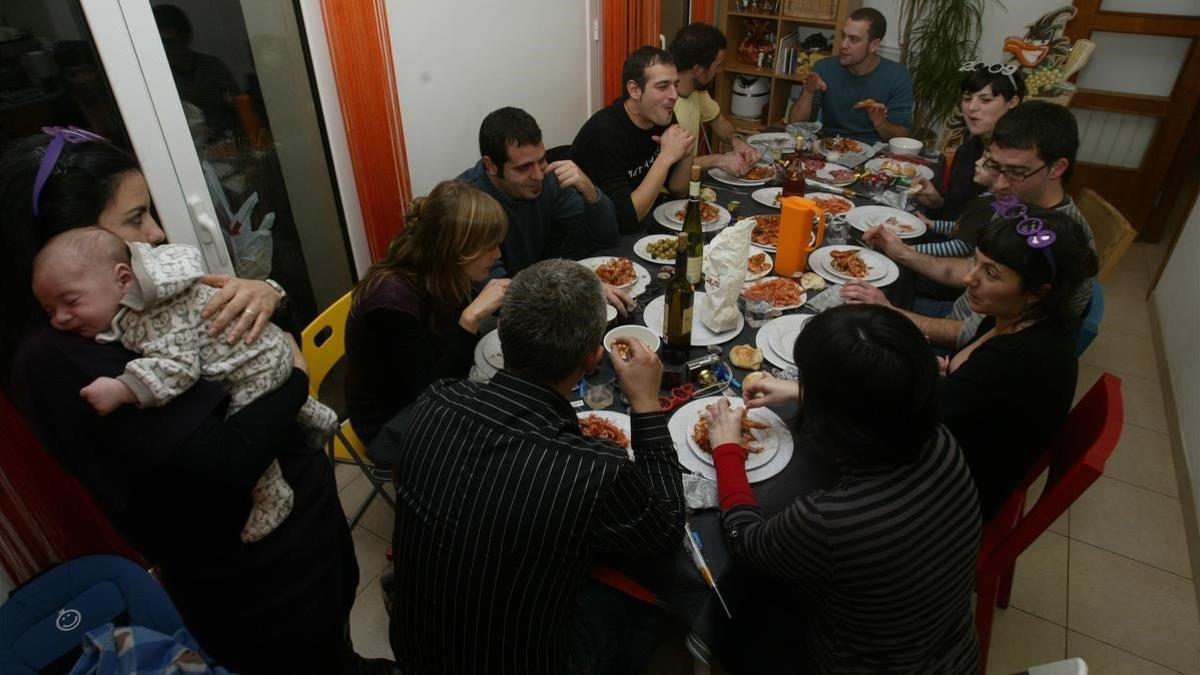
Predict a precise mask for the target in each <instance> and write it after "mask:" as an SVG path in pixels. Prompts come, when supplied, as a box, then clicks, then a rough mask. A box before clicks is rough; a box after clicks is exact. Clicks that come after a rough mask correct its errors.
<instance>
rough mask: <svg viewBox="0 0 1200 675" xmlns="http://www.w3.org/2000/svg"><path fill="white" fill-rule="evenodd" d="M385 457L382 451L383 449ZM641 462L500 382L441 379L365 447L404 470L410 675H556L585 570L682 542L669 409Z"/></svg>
mask: <svg viewBox="0 0 1200 675" xmlns="http://www.w3.org/2000/svg"><path fill="white" fill-rule="evenodd" d="M381 445H383V446H392V447H387V448H379V446H381ZM632 445H633V450H634V453H635V456H636V459H635V460H634V461H630V460H629V458H628V456H627V455H626V453H625V451H624V450H623V449H621V448H618V447H617V446H616V445H614V444H612V443H610V442H608V441H601V440H598V439H592V438H584V437H582V436H581V435H580V433H579V425H578V422H577V419H576V416H575V412H574V410H573V409H572V408H571V406H570V405H569V404H568V403H567V401H566V399H564V398H563V397H562V396H561V395H560V394H559V393H557V392H555V391H552V390H551V389H549V388H546V387H544V386H541V385H538V384H534V383H532V382H529V381H526V380H523V379H521V378H519V377H517V376H515V375H513V374H512V373H510V372H507V371H501V372H500V373H498V374H497V375H496V376H495V378H493V379H492V381H491V382H489V383H486V384H480V383H475V382H467V381H451V380H442V381H439V382H436V383H434V384H433V385H431V386H430V387H429V389H427V390H426V392H425V393H424V394H423V395H422V396H421V397H420V398H419V399H418V400H417V401H416V403H415V404H414V405H413V407H412V408H411V409H410V410H409V411H407V412H406V413H405V414H402V415H401V416H399V417H397V418H396V419H395V420H393V421H392V423H390V424H389V425H388V426H387V427H385V428H384V430H383V431H382V432H381V433H380V435H379V437H377V438H376V440H375V442H374V443H373V444H372V452H376V451H377V450H380V451H381V452H382V453H386V454H387V455H390V456H392V457H394V458H395V461H396V464H395V475H396V476H397V485H396V494H397V497H396V525H395V530H394V533H393V548H394V551H395V554H394V561H395V569H396V585H395V592H394V596H393V599H394V603H393V607H394V610H393V615H392V623H391V627H390V633H391V642H392V647H393V649H394V651H395V653H396V658H397V661H398V663H399V664H400V666H401V668H402V669H403V670H404V672H406V673H426V672H439V673H443V672H444V673H561V672H563V671H565V670H566V665H567V641H566V636H565V634H566V628H567V626H568V624H569V623H570V619H571V616H572V610H573V608H574V605H575V600H576V596H577V595H578V592H579V589H580V588H581V585H582V583H583V582H584V580H585V578H586V576H587V574H588V568H589V564H590V561H591V558H592V556H593V555H594V554H598V553H603V552H619V553H626V554H635V555H652V554H656V553H661V552H664V551H668V550H670V549H672V548H673V547H676V546H678V545H679V542H680V540H681V538H682V536H683V513H684V502H683V490H682V486H681V484H680V474H679V468H678V465H677V462H676V457H675V451H674V448H673V445H672V443H671V438H670V434H669V432H668V431H667V425H666V419H665V417H664V415H663V414H662V413H651V414H643V415H633V419H632Z"/></svg>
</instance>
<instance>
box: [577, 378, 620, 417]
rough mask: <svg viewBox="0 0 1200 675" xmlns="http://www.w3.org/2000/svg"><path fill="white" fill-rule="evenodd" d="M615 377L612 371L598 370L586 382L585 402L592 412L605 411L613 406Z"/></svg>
mask: <svg viewBox="0 0 1200 675" xmlns="http://www.w3.org/2000/svg"><path fill="white" fill-rule="evenodd" d="M615 379H616V378H615V376H614V375H613V373H612V371H611V370H607V369H601V370H597V371H596V372H595V373H593V374H592V375H589V376H588V377H587V378H586V379H585V380H584V390H583V402H584V403H585V404H587V407H589V408H591V409H592V410H604V409H605V408H608V407H609V406H611V405H612V404H613V395H614V391H613V383H614V381H615Z"/></svg>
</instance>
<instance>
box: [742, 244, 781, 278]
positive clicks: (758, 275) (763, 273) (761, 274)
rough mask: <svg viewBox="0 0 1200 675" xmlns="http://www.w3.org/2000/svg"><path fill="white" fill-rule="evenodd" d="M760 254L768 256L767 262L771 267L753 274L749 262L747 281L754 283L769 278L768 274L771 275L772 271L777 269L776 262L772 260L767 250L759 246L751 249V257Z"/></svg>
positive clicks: (747, 262)
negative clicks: (756, 280)
mask: <svg viewBox="0 0 1200 675" xmlns="http://www.w3.org/2000/svg"><path fill="white" fill-rule="evenodd" d="M759 253H761V254H763V255H765V256H767V262H768V263H769V266H768V267H767V269H765V270H763V271H761V272H751V271H750V266H749V263H750V261H749V260H747V261H746V281H754V280H755V279H761V278H763V277H765V276H767V275H768V274H770V273H771V270H773V269H775V261H774V260H773V259H772V258H771V254H770V253H768V252H767V250H766V249H762V248H759V247H757V246H751V247H750V256H751V257H753V256H755V255H757V254H759Z"/></svg>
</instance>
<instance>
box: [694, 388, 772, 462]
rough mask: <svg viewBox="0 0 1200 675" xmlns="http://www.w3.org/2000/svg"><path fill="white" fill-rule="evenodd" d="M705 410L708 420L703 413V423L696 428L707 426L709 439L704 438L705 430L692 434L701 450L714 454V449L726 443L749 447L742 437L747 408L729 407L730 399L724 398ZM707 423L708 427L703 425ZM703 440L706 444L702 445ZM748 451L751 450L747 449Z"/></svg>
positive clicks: (699, 429)
mask: <svg viewBox="0 0 1200 675" xmlns="http://www.w3.org/2000/svg"><path fill="white" fill-rule="evenodd" d="M705 410H706V412H707V413H708V420H704V419H703V417H704V413H701V420H700V422H701V423H698V424H697V425H696V427H702V426H707V431H708V433H707V438H703V431H705V429H703V428H697V429H693V432H692V434H693V435H692V438H693V439H694V440H695V441H696V444H697V445H699V446H700V447H701V449H703V450H706V451H708V452H712V449H713V448H715V447H719V446H722V445H725V444H726V443H737V444H738V445H741V446H742V447H747V445H748V443H744V442H743V437H742V422H743V421H744V420H745V419H746V417H745V415H746V409H745V408H734V407H733V406H731V405H729V400H728V399H726V398H724V397H722V398H721V399H720V400H718V401H717V402H716V403H711V404H709V405H708V406H706V407H705ZM706 421H707V425H703V424H702V423H703V422H706ZM756 424H757V423H756ZM697 436H700V438H697ZM702 438H703V440H704V441H706V442H704V443H702V442H701V440H702ZM751 439H753V436H751ZM747 449H749V448H748V447H747Z"/></svg>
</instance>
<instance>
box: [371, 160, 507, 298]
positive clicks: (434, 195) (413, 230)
mask: <svg viewBox="0 0 1200 675" xmlns="http://www.w3.org/2000/svg"><path fill="white" fill-rule="evenodd" d="M404 220H405V228H404V230H403V231H402V232H400V234H398V235H396V238H395V239H393V240H392V243H391V245H390V246H389V247H388V254H387V257H386V258H384V259H383V260H381V261H379V262H378V263H376V264H375V265H374V266H372V267H371V269H370V270H368V271H367V274H366V276H365V277H363V279H362V281H360V282H359V283H358V286H357V287H356V288H355V289H354V303H353V306H354V307H357V305H358V303H359V301H360V300H361V299H362V298H364V297H366V296H367V295H370V293H371V292H372V291H373V290H374V289H375V288H376V287H378V286H379V284H380V283H382V282H383V281H384V280H385V279H387V278H388V277H390V276H392V275H399V276H402V277H404V278H405V279H407V280H408V281H409V282H411V283H412V284H413V285H414V286H416V287H417V288H418V289H419V290H420V291H422V293H423V294H424V295H426V296H428V297H429V298H430V299H431V300H432V301H433V304H434V306H435V307H436V308H437V309H438V310H440V311H448V310H450V309H453V308H455V307H457V306H458V305H460V304H461V303H463V302H466V301H467V300H468V299H469V298H470V297H471V280H470V279H469V278H467V275H466V274H465V273H464V272H463V269H462V264H463V263H465V262H469V261H471V260H473V259H475V258H477V257H479V256H480V255H482V254H483V253H485V252H487V251H489V250H491V249H493V248H495V247H496V246H498V245H499V244H500V242H502V241H504V236H505V234H507V232H508V215H507V214H505V213H504V209H503V207H501V206H500V203H499V202H497V201H496V200H495V199H493V198H492V197H491V196H489V195H488V194H487V193H485V192H482V191H481V190H478V189H476V188H474V187H471V186H470V185H467V184H466V183H461V182H459V181H452V180H447V181H442V182H441V183H438V184H437V185H436V186H434V188H433V190H431V191H430V193H429V195H428V196H425V197H418V198H417V199H415V200H413V203H412V206H411V207H409V209H408V215H407V216H406V217H405V219H404Z"/></svg>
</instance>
